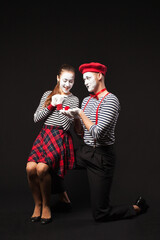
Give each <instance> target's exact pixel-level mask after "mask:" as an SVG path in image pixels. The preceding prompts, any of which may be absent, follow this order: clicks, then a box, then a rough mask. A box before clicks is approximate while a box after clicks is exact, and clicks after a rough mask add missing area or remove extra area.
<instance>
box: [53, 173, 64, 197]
mask: <svg viewBox="0 0 160 240" xmlns="http://www.w3.org/2000/svg"><path fill="white" fill-rule="evenodd" d="M50 174H51V182H52V184H51V193H52V194H58V193H63V192H65V191H66V186H65V183H64V179H63V178H61V177H59V176H58V175H57V174H56V173H53V171H51V172H50Z"/></svg>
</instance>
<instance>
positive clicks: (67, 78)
mask: <svg viewBox="0 0 160 240" xmlns="http://www.w3.org/2000/svg"><path fill="white" fill-rule="evenodd" d="M74 77H75V75H74V73H73V72H67V71H64V72H62V73H61V75H60V78H57V79H58V80H59V81H60V88H61V90H62V91H63V92H64V93H69V91H70V90H71V88H72V87H73V84H74Z"/></svg>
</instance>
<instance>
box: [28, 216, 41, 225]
mask: <svg viewBox="0 0 160 240" xmlns="http://www.w3.org/2000/svg"><path fill="white" fill-rule="evenodd" d="M40 219H41V216H38V217H31V218H30V222H32V223H34V222H39V221H40Z"/></svg>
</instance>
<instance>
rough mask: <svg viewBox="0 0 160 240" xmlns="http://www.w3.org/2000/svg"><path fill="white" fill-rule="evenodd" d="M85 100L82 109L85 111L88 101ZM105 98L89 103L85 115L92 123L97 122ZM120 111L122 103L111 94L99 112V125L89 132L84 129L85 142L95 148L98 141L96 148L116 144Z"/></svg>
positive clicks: (91, 128) (92, 100)
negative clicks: (116, 127)
mask: <svg viewBox="0 0 160 240" xmlns="http://www.w3.org/2000/svg"><path fill="white" fill-rule="evenodd" d="M89 98H90V97H86V98H84V100H83V102H82V106H81V109H82V110H83V109H84V107H85V105H86V103H87V101H88V99H89ZM102 98H103V97H101V98H99V99H98V100H97V99H95V98H91V99H90V101H89V102H88V104H87V106H86V108H85V110H84V113H85V114H86V116H87V117H88V118H89V119H90V120H91V121H92V122H94V123H95V122H96V110H97V107H98V105H99V103H100V101H101V100H102ZM119 111H120V103H119V100H118V98H117V97H116V96H115V95H114V94H112V93H109V94H108V95H107V96H106V97H105V98H104V100H103V101H102V103H101V105H100V107H99V111H98V123H97V125H96V124H94V125H92V126H91V127H90V129H89V131H88V130H87V129H86V127H85V126H84V125H83V127H84V142H85V143H86V144H87V145H90V146H94V143H95V140H96V147H98V146H105V145H111V144H114V142H115V126H116V123H117V119H118V116H119Z"/></svg>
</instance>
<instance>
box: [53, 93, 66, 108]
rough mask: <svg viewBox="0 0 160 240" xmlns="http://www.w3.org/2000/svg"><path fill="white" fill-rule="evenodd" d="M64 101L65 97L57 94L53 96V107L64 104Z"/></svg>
mask: <svg viewBox="0 0 160 240" xmlns="http://www.w3.org/2000/svg"><path fill="white" fill-rule="evenodd" d="M63 101H64V95H61V94H55V95H53V96H52V100H51V104H52V106H54V107H55V106H57V105H58V104H62V103H63Z"/></svg>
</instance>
